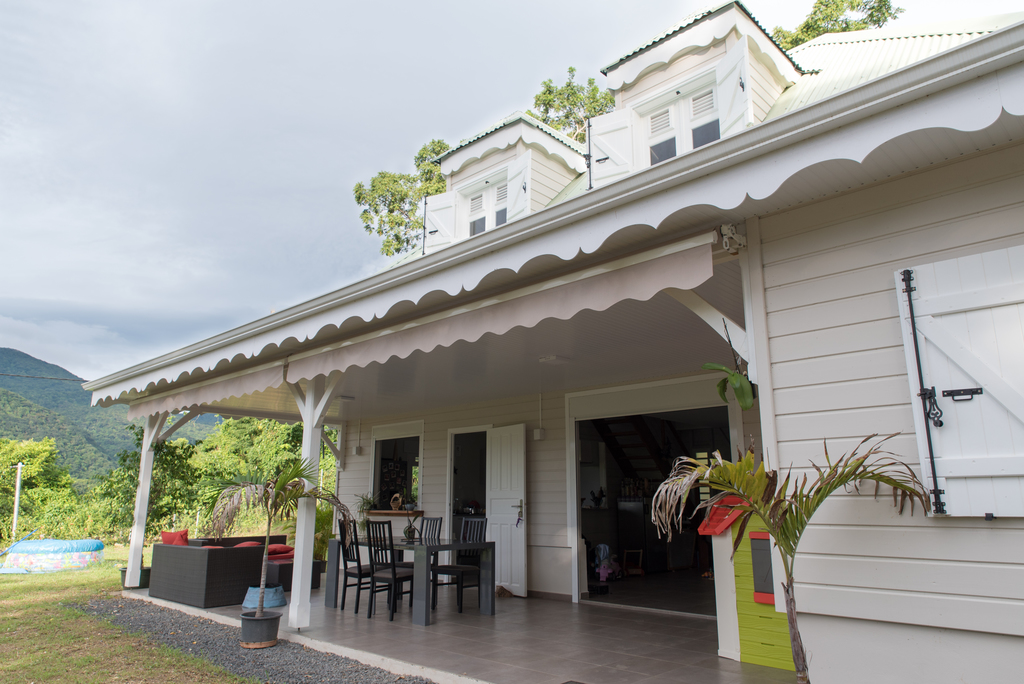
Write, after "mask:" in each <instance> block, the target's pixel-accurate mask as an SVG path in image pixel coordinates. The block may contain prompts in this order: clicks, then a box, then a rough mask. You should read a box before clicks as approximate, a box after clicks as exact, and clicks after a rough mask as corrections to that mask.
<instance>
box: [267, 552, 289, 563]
mask: <svg viewBox="0 0 1024 684" xmlns="http://www.w3.org/2000/svg"><path fill="white" fill-rule="evenodd" d="M267 558H268V560H272V561H283V560H291V559H292V558H295V552H294V551H292V552H291V553H279V554H277V555H276V556H268V557H267Z"/></svg>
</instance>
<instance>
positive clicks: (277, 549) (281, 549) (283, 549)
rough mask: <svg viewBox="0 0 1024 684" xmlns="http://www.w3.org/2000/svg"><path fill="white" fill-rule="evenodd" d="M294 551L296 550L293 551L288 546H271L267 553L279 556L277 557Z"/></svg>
mask: <svg viewBox="0 0 1024 684" xmlns="http://www.w3.org/2000/svg"><path fill="white" fill-rule="evenodd" d="M294 550H295V549H293V548H292V547H290V546H288V545H287V544H271V545H270V548H269V549H267V552H268V553H269V554H270V555H271V556H277V555H279V554H282V553H291V552H292V551H294Z"/></svg>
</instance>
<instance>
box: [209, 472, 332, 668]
mask: <svg viewBox="0 0 1024 684" xmlns="http://www.w3.org/2000/svg"><path fill="white" fill-rule="evenodd" d="M316 480H317V471H316V468H315V467H313V466H308V465H305V464H303V462H302V461H293V462H291V463H289V464H287V465H285V466H283V467H282V468H281V470H280V471H277V472H273V471H270V470H261V469H253V470H249V471H248V472H245V473H242V474H240V475H236V476H235V477H233V478H231V479H214V480H206V481H204V483H203V486H204V488H205V489H206V490H207V491H210V492H213V493H214V494H216V499H215V500H214V502H213V504H212V506H211V515H210V521H211V525H212V527H213V531H214V534H215V535H216V536H217V537H218V538H219V537H221V536H223V535H224V533H225V532H226V531H227V530H228V529H229V528H230V527H231V524H232V523H233V522H234V520H235V516H237V515H238V513H239V512H240V511H241V510H243V509H246V508H258V509H260V510H261V511H262V512H263V514H264V515H265V516H266V523H267V526H266V539H265V541H264V543H263V570H262V572H261V573H260V594H259V601H258V603H257V604H256V610H255V611H251V612H245V613H242V646H243V647H245V648H265V647H268V646H274V645H275V644H277V631H278V627H279V626H280V622H281V613H278V612H276V611H269V610H264V609H263V600H264V594H265V593H266V588H267V562H268V558H269V550H270V530H271V527H272V526H273V524H274V522H275V521H277V520H279V519H286V518H288V517H290V516H291V515H292V513H294V512H295V509H296V507H297V506H298V503H299V501H300V500H301V499H315V500H317V501H323V502H325V503H328V504H330V505H331V506H333V507H334V508H335V509H336V510H337V511H338V514H339V515H340V516H341V518H342V519H344V520H345V521H346V522H347V521H348V520H349V519H350V515H349V511H348V508H347V507H346V506H345V505H344V504H343V503H341V501H340V500H338V497H336V496H335V495H334V494H332V493H331V492H328V491H325V490H322V489H320V488H319V487H316V486H315V485H313V484H312V483H313V482H316ZM342 529H346V527H345V526H344V525H343V526H342ZM343 543H345V544H348V539H344V540H343Z"/></svg>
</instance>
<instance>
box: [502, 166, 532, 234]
mask: <svg viewBox="0 0 1024 684" xmlns="http://www.w3.org/2000/svg"><path fill="white" fill-rule="evenodd" d="M532 158H533V157H532V153H531V151H530V150H527V151H526V154H524V155H523V156H521V157H519V158H517V159H516V160H515V161H513V162H512V163H511V164H509V165H508V213H507V215H506V217H505V219H506V221H507V222H509V223H511V222H512V221H515V220H516V219H518V218H522V217H523V216H526V215H527V214H528V213H530V194H531V193H530V190H531V188H530V161H531V159H532Z"/></svg>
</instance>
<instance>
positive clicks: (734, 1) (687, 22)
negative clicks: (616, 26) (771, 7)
mask: <svg viewBox="0 0 1024 684" xmlns="http://www.w3.org/2000/svg"><path fill="white" fill-rule="evenodd" d="M732 5H735V6H736V7H738V8H739V9H740V10H741V11H742V12H743V13H744V14H746V15H747V17H748V18H749V19H750V20H751V21H752V22H754V23H755V24H757V27H758V28H759V29H761V32H762V33H764V35H766V36H767V37H768V39H769V40H771V41H772V42H773V43H775V46H776V47H778V48H779V51H780V52H782V54H784V55H786V56H787V57H789V61H790V62H792V63H793V66H794V67H795V68H796V70H797V71H800V72H802V71H803V69H801V68H800V65H799V64H797V63H796V62H795V61H794V60H793V57H792V56H790V55H788V54H787V53H786V51H785V50H783V49H782V46H780V45H779V44H778V43H776V42H775V39H774V38H772V34H771V33H769V32H768V31H765V28H764V26H761V22H759V21H758V20H757V19H755V18H754V15H753V14H751V13H750V10H748V9H747V8H746V7H744V6H743V3H742V2H739V1H738V0H728V1H727V2H719V3H718V4H715V5H709V6H708V7H705V8H704V9H701V10H697V11H696V12H694V13H693V14H691V15H689V16H688V17H686V18H685V19H683V20H682V21H681V22H679V23H678V24H676V25H675V26H673V27H672V28H670V29H669V30H667V31H664V32H662V33H659V34H658V35H656V36H655V37H654V38H651V39H650V40H649V41H647V42H646V43H644V44H643V45H641V46H640V47H638V48H636V49H635V50H633V51H632V52H629V53H627V54H625V55H623V56H622V57H620V58H619V59H617V60H615V61H614V62H612V63H611V64H609V65H608V66H606V67H605V68H603V69H601V73H602V74H604V75H605V76H607V75H608V72H609V71H611V70H612V69H615V68H618V67H619V66H620V65H621V64H623V63H624V62H628V61H629V60H631V59H633V58H634V57H636V56H637V55H639V54H642V53H644V52H647V51H648V50H650V49H651V48H652V47H654V46H655V45H657V44H658V43H660V42H661V41H663V40H667V39H669V38H671V37H672V36H674V35H676V34H677V33H679V32H680V31H684V30H686V29H688V28H690V27H691V26H693V25H694V24H698V23H700V22H701V21H703V20H704V19H707V18H708V17H710V16H711V15H713V14H717V13H718V12H720V11H722V10H724V9H726V8H727V7H730V6H732Z"/></svg>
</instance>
